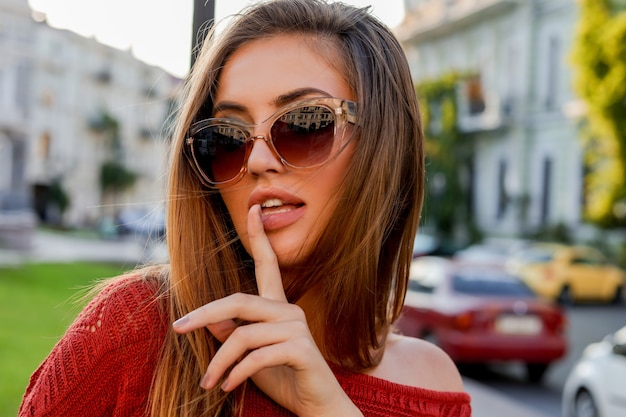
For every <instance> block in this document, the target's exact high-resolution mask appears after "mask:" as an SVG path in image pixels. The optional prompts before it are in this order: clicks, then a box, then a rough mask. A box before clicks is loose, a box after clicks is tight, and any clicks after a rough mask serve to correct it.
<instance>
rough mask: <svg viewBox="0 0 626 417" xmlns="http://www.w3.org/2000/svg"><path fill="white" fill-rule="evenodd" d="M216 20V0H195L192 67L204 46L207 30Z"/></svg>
mask: <svg viewBox="0 0 626 417" xmlns="http://www.w3.org/2000/svg"><path fill="white" fill-rule="evenodd" d="M214 21H215V0H193V28H192V33H191V66H190V68H191V67H193V64H194V62H196V56H197V55H198V52H199V51H200V48H201V47H202V42H203V41H204V37H205V35H206V31H207V30H208V29H209V28H210V27H211V26H213V22H214Z"/></svg>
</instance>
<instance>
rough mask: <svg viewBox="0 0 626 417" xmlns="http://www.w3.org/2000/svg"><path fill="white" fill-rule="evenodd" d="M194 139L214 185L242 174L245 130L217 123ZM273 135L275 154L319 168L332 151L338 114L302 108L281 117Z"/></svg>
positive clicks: (297, 164) (294, 163) (292, 162)
mask: <svg viewBox="0 0 626 417" xmlns="http://www.w3.org/2000/svg"><path fill="white" fill-rule="evenodd" d="M193 136H194V140H193V142H192V143H193V154H194V158H195V160H196V162H197V165H198V167H199V168H200V170H202V172H203V173H204V175H205V176H206V177H207V178H209V180H210V181H211V182H214V183H221V182H226V181H228V180H231V179H233V178H235V177H236V176H237V174H239V172H240V171H241V169H242V168H243V166H244V164H245V162H246V147H247V144H246V141H247V139H248V133H246V131H244V130H243V129H241V128H238V127H235V126H232V125H228V124H221V125H220V124H217V125H212V126H207V127H204V128H201V129H200V130H199V131H198V132H197V133H195V134H194V135H193ZM270 136H271V138H272V143H273V144H274V148H275V149H276V152H278V154H279V155H280V157H281V158H282V159H284V160H285V161H286V162H287V163H289V164H290V165H292V166H295V167H300V168H305V167H310V166H314V165H319V164H321V163H323V162H325V161H326V160H327V159H328V157H329V156H330V154H331V152H332V149H333V141H334V137H335V115H334V114H333V112H332V111H331V110H330V109H329V108H327V107H324V106H303V107H299V108H296V109H293V110H291V111H289V112H287V113H285V114H283V115H282V116H280V117H279V118H278V119H277V120H276V121H275V122H274V124H273V125H272V127H271V128H270Z"/></svg>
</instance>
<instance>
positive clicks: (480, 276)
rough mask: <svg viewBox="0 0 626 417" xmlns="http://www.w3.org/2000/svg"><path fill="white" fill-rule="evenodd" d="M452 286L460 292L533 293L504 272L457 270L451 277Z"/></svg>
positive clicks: (520, 294) (505, 295)
mask: <svg viewBox="0 0 626 417" xmlns="http://www.w3.org/2000/svg"><path fill="white" fill-rule="evenodd" d="M452 288H453V289H454V291H456V292H458V293H461V294H470V295H486V296H503V297H532V296H534V295H535V294H534V293H533V291H532V290H531V289H530V288H528V287H527V286H526V285H525V284H524V283H523V282H521V281H519V280H518V279H516V278H515V277H512V276H510V275H507V274H504V273H493V272H480V271H476V272H473V271H472V272H467V271H459V272H457V273H456V274H455V275H454V277H453V279H452Z"/></svg>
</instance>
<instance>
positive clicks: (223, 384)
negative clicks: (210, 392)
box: [220, 378, 229, 391]
mask: <svg viewBox="0 0 626 417" xmlns="http://www.w3.org/2000/svg"><path fill="white" fill-rule="evenodd" d="M220 388H221V389H222V391H228V388H229V387H228V378H226V381H224V382H222V385H221V386H220Z"/></svg>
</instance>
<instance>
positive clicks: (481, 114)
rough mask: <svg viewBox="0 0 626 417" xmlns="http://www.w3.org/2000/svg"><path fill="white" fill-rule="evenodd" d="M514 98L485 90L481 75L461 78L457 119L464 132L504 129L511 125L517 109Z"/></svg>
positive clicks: (460, 128)
mask: <svg viewBox="0 0 626 417" xmlns="http://www.w3.org/2000/svg"><path fill="white" fill-rule="evenodd" d="M514 102H515V100H514V99H513V98H504V99H503V98H502V97H501V96H500V95H499V94H497V93H495V92H491V91H485V90H484V89H483V87H482V84H481V81H480V76H475V77H468V78H466V79H464V80H461V81H460V82H459V84H458V86H457V104H458V113H457V121H458V124H459V130H460V131H461V132H464V133H474V132H484V131H492V130H497V129H502V128H505V127H507V126H509V125H510V122H511V118H512V115H513V112H514V111H515V109H514V107H515V103H514Z"/></svg>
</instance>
